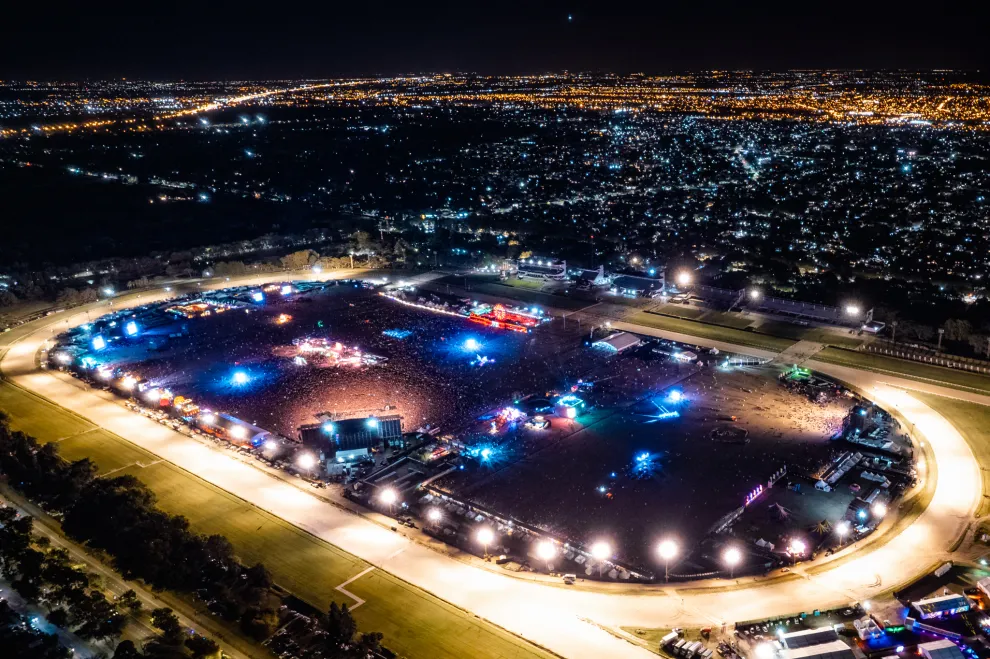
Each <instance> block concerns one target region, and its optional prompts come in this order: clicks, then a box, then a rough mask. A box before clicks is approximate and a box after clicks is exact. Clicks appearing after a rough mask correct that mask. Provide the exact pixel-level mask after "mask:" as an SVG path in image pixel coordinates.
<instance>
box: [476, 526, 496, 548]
mask: <svg viewBox="0 0 990 659" xmlns="http://www.w3.org/2000/svg"><path fill="white" fill-rule="evenodd" d="M494 539H495V534H494V533H492V530H491V529H490V528H487V527H486V528H483V529H478V542H480V543H481V544H483V545H484V546H486V547H487V546H488V545H490V544H492V540H494Z"/></svg>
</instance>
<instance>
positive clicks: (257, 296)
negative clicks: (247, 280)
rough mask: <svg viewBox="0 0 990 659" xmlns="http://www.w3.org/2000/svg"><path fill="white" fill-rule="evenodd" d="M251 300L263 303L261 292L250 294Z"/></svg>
mask: <svg viewBox="0 0 990 659" xmlns="http://www.w3.org/2000/svg"><path fill="white" fill-rule="evenodd" d="M251 299H252V300H254V301H255V302H264V301H265V294H264V293H262V292H261V291H255V292H254V293H251Z"/></svg>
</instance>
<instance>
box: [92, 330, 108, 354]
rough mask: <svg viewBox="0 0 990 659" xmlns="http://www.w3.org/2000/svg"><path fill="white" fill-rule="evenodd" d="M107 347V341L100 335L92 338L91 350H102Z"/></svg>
mask: <svg viewBox="0 0 990 659" xmlns="http://www.w3.org/2000/svg"><path fill="white" fill-rule="evenodd" d="M106 347H107V340H106V339H104V338H103V336H102V335H101V334H97V335H96V336H94V337H93V350H103V349H104V348H106Z"/></svg>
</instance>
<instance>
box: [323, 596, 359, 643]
mask: <svg viewBox="0 0 990 659" xmlns="http://www.w3.org/2000/svg"><path fill="white" fill-rule="evenodd" d="M324 630H325V631H326V633H327V645H328V647H332V648H339V647H340V646H342V645H344V644H346V643H350V642H351V639H352V638H354V634H355V633H356V632H357V624H355V622H354V617H353V616H352V615H351V612H350V609H348V608H347V605H346V604H343V605H340V606H338V605H337V603H336V602H331V603H330V610H329V611H327V618H326V624H325V625H324Z"/></svg>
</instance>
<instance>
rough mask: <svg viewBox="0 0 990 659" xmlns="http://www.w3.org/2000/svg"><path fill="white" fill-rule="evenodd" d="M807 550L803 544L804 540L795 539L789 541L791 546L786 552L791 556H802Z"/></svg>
mask: <svg viewBox="0 0 990 659" xmlns="http://www.w3.org/2000/svg"><path fill="white" fill-rule="evenodd" d="M807 548H808V547H807V545H805V544H804V540H798V539H797V538H795V539H794V540H791V544H790V546H789V547H788V550H789V551H790V552H791V553H792V554H803V553H804V551H805V550H806V549H807Z"/></svg>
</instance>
